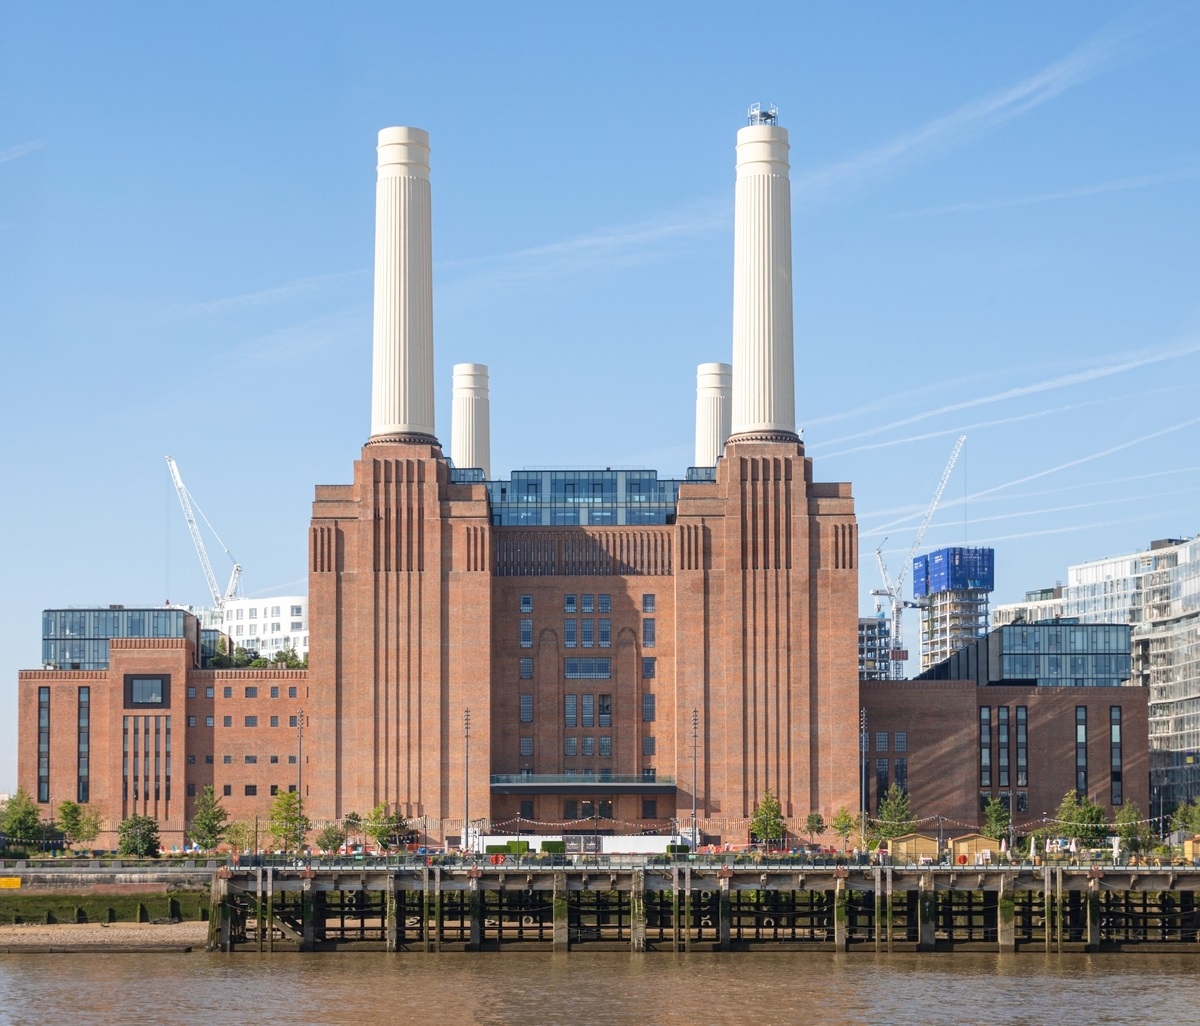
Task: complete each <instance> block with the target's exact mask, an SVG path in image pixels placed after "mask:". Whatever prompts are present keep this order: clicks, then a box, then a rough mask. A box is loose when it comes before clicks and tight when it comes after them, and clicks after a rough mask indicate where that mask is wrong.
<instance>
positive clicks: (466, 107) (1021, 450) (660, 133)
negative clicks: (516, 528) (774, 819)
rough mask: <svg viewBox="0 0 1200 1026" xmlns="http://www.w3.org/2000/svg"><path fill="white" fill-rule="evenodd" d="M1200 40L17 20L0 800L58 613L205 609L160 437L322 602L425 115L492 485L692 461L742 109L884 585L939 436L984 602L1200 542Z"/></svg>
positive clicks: (1034, 22) (155, 12)
mask: <svg viewBox="0 0 1200 1026" xmlns="http://www.w3.org/2000/svg"><path fill="white" fill-rule="evenodd" d="M1198 43H1200V8H1198V7H1197V5H1196V4H1195V3H1171V2H1163V3H1152V4H1151V3H1147V4H1127V3H1105V2H1102V0H1091V2H1087V3H1083V2H1078V3H1057V4H1033V3H1016V4H1006V5H982V4H963V3H925V4H920V5H914V4H903V5H901V4H895V5H889V4H872V3H862V4H854V5H850V4H821V5H815V4H808V5H801V4H772V3H762V4H757V5H754V6H753V7H752V8H747V7H746V6H745V5H735V4H721V3H696V2H693V3H687V4H683V3H668V2H662V3H655V4H633V3H622V2H612V3H605V4H603V5H594V4H572V5H565V4H553V3H524V4H521V3H517V4H507V5H498V4H482V3H460V4H457V5H454V6H449V5H442V6H440V7H437V8H436V9H435V8H434V7H433V5H415V4H384V3H352V4H346V5H338V6H337V7H335V6H333V5H323V4H304V3H289V4H272V3H260V4H254V5H240V4H239V5H234V4H221V3H209V4H204V5H188V6H185V5H174V4H162V5H147V4H120V3H109V4H103V5H93V4H61V3H53V2H50V3H42V4H36V5H35V4H26V5H18V6H16V7H12V8H10V9H9V10H8V11H7V13H6V16H5V26H4V29H3V35H2V36H0V281H2V282H3V286H2V288H3V293H2V296H3V299H2V302H0V333H2V336H3V339H4V341H5V347H4V351H5V353H6V355H7V359H8V369H7V373H5V374H4V375H3V376H2V377H0V390H2V391H0V397H2V401H0V418H2V420H0V428H2V430H3V437H4V439H5V447H4V453H5V466H4V475H3V487H4V489H5V491H6V496H5V502H4V504H3V506H4V511H5V521H6V528H7V530H6V532H5V533H6V536H7V537H9V538H10V547H9V551H8V553H7V558H6V560H5V585H6V586H5V587H4V589H3V593H2V597H0V602H2V603H3V610H2V612H3V616H2V617H0V623H2V624H3V627H2V633H0V710H7V712H6V713H5V714H4V715H2V716H0V790H7V789H10V788H11V787H12V786H14V785H15V782H16V758H15V746H16V716H15V709H16V673H17V670H18V669H19V668H27V667H36V666H37V665H38V664H39V659H40V613H41V610H42V609H43V608H46V607H56V606H67V605H100V604H108V603H113V602H121V603H124V604H126V605H135V604H157V603H161V602H162V601H163V600H164V599H170V600H171V601H173V602H188V603H200V602H203V601H204V600H205V598H206V589H205V584H204V579H203V577H202V575H201V571H200V567H199V564H198V562H197V560H196V557H195V554H194V552H193V550H192V547H191V542H190V539H189V537H188V535H187V530H186V526H185V524H184V521H183V517H182V514H181V512H180V510H179V507H178V503H177V501H176V498H175V495H174V491H173V489H172V488H171V484H170V480H169V477H168V474H167V469H166V466H165V463H164V460H163V457H164V456H165V455H171V456H173V457H174V458H175V459H176V460H177V461H178V463H179V466H180V468H181V471H182V474H183V477H184V480H185V481H186V482H187V484H188V487H189V489H190V490H191V492H192V493H193V495H194V496H195V497H196V499H197V501H198V502H199V504H200V507H201V508H202V510H203V512H204V513H205V514H206V515H207V517H208V519H209V520H211V522H212V523H213V525H214V526H215V527H216V528H217V531H218V532H219V533H220V536H221V538H222V540H223V541H224V542H225V544H226V545H228V547H229V549H230V550H231V551H232V552H233V553H234V554H235V555H236V556H237V558H238V559H239V561H241V562H242V563H243V564H244V566H245V570H244V585H245V590H246V592H247V594H251V595H254V594H262V595H266V594H271V593H279V592H287V591H295V590H297V589H301V590H302V589H303V588H304V587H305V574H306V563H305V558H306V556H305V553H306V546H305V542H306V530H307V523H308V517H309V512H310V504H311V500H312V494H313V486H314V485H315V484H317V483H342V482H347V481H349V480H350V477H351V466H352V462H353V460H354V459H355V457H356V455H357V453H358V450H359V448H360V446H361V445H362V443H363V442H364V441H365V440H366V437H367V434H368V431H369V417H370V381H369V375H370V349H371V341H370V327H371V295H370V293H371V277H370V264H371V259H372V233H373V217H374V215H373V205H374V177H375V153H374V146H375V137H376V133H377V131H378V129H380V128H381V127H384V126H387V125H393V124H408V125H416V126H419V127H422V128H425V129H427V130H428V131H429V132H430V135H431V140H432V146H433V156H432V166H433V203H434V263H435V269H434V276H435V296H434V301H435V346H436V351H437V375H438V392H437V401H438V410H437V421H438V431H439V435H440V437H441V439H442V441H443V444H444V445H445V446H446V447H447V449H448V446H449V407H450V402H449V396H450V368H451V365H452V364H454V363H457V362H462V361H478V362H481V363H486V364H488V365H489V366H490V368H491V385H492V466H493V469H494V471H495V472H497V473H499V474H506V473H507V472H509V471H510V470H512V469H515V468H522V467H532V466H617V465H620V466H643V467H651V468H655V469H657V470H659V471H660V473H663V474H665V475H677V474H680V473H681V472H682V471H683V470H684V468H685V467H686V465H687V464H688V463H689V462H690V459H691V454H692V447H693V438H692V432H693V428H694V387H695V367H696V364H697V363H701V362H704V361H709V360H728V359H729V357H730V350H731V343H730V316H731V314H730V308H731V288H732V286H731V265H732V199H733V160H734V154H733V144H734V136H735V133H736V131H737V129H738V128H739V127H740V126H741V125H742V124H744V123H745V111H746V108H747V106H748V105H749V104H751V103H753V102H756V101H759V102H763V103H768V104H769V103H774V104H776V105H777V106H778V109H779V116H780V123H781V124H784V125H785V126H786V127H787V128H788V130H789V132H790V136H791V143H792V180H793V221H794V224H793V240H794V247H795V256H794V277H795V300H796V306H795V322H796V373H797V388H796V396H797V399H796V402H797V420H798V422H799V424H800V426H802V427H803V429H804V431H805V437H806V443H807V449H808V453H809V454H810V455H811V456H812V457H813V458H814V460H815V472H816V477H817V478H818V479H819V480H827V481H833V480H837V481H850V482H852V483H853V485H854V493H855V496H856V499H857V506H858V513H859V520H860V525H861V533H862V545H863V551H862V574H861V590H862V595H863V599H862V608H863V610H864V611H865V610H868V609H870V608H871V598H870V595H869V592H870V590H871V589H872V588H875V587H878V586H879V581H878V576H877V573H876V570H875V564H874V550H875V548H876V546H878V545H880V544H881V543H884V549H885V555H886V558H887V559H888V561H889V565H890V566H891V568H892V570H893V572H894V573H895V572H898V571H899V570H900V567H901V564H902V563H903V562H904V557H905V555H906V554H907V551H908V548H909V546H910V545H911V543H912V539H913V532H914V531H915V527H916V524H917V523H918V522H919V520H920V517H921V515H922V513H923V512H924V509H925V506H926V505H927V503H928V501H929V499H930V497H931V496H932V493H933V490H934V487H935V486H936V484H937V481H938V478H939V477H940V475H941V472H942V468H943V466H944V464H945V462H946V460H947V458H948V456H949V454H950V450H951V448H952V446H953V444H954V439H955V437H956V436H957V435H958V434H960V433H965V434H967V436H968V439H967V443H966V446H965V447H964V449H963V453H962V456H961V458H960V460H959V462H958V465H957V467H956V468H955V471H954V475H953V477H952V478H951V481H950V483H949V484H948V486H947V488H946V492H945V495H944V497H943V501H942V504H941V508H940V510H939V511H938V514H937V515H936V517H935V519H934V521H933V524H932V526H931V528H930V530H929V533H928V535H927V536H926V545H925V548H926V549H929V548H933V547H938V546H941V545H955V544H971V545H976V544H978V545H991V546H994V547H995V549H996V559H997V591H996V594H995V595H994V596H993V598H994V601H997V602H1003V601H1012V600H1015V599H1017V598H1019V597H1021V595H1022V594H1023V592H1024V591H1025V590H1026V589H1029V588H1034V587H1039V586H1043V585H1049V584H1053V583H1054V582H1055V580H1059V579H1063V578H1064V577H1065V571H1066V567H1067V565H1068V564H1070V563H1073V562H1081V561H1084V560H1088V559H1094V558H1099V557H1101V556H1106V555H1114V554H1117V553H1120V552H1126V551H1132V550H1135V549H1137V548H1140V547H1142V546H1144V545H1145V544H1146V543H1147V542H1149V541H1150V540H1151V539H1153V538H1159V537H1167V536H1180V535H1190V534H1193V533H1195V532H1196V530H1197V523H1198V520H1200V518H1198V517H1197V498H1198V496H1200V474H1198V473H1197V469H1198V465H1200V453H1198V451H1197V449H1198V445H1197V443H1198V442H1200V409H1197V404H1196V402H1195V397H1196V389H1197V380H1198V377H1200V375H1198V372H1200V288H1198V287H1197V282H1198V281H1200V274H1198V270H1200V106H1198V105H1197V98H1198V97H1200V63H1198V62H1197V61H1196V60H1195V54H1196V52H1197V44H1198ZM885 539H886V543H885V542H884V540H885ZM209 547H210V549H211V550H213V556H214V560H213V561H214V564H215V566H216V571H217V576H218V578H220V579H221V580H222V581H224V579H225V578H226V577H227V575H228V564H227V563H226V562H224V556H223V554H222V553H221V552H220V550H219V548H218V547H217V545H216V543H215V541H213V540H212V539H211V538H210V539H209ZM914 627H915V623H914V624H911V625H910V631H911V630H912V629H913V628H914Z"/></svg>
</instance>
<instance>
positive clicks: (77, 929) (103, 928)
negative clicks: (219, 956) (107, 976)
mask: <svg viewBox="0 0 1200 1026" xmlns="http://www.w3.org/2000/svg"><path fill="white" fill-rule="evenodd" d="M207 940H208V923H205V922H190V923H163V924H157V923H112V924H109V925H104V924H102V923H61V924H55V925H52V926H47V925H45V924H43V923H23V924H21V925H19V926H0V954H5V953H14V954H15V953H17V952H33V951H46V952H60V951H104V950H108V951H186V950H188V949H189V948H190V949H191V950H193V951H203V950H204V946H205V943H206V942H207Z"/></svg>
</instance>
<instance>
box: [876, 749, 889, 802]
mask: <svg viewBox="0 0 1200 1026" xmlns="http://www.w3.org/2000/svg"><path fill="white" fill-rule="evenodd" d="M887 789H888V761H887V759H876V760H875V809H876V811H878V810H879V807H880V805H882V804H883V796H884V795H885V794H887Z"/></svg>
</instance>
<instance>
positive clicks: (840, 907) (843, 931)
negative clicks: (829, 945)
mask: <svg viewBox="0 0 1200 1026" xmlns="http://www.w3.org/2000/svg"><path fill="white" fill-rule="evenodd" d="M846 882H847V877H846V876H844V875H842V874H840V873H839V874H838V875H837V877H836V878H835V879H834V881H833V946H834V948H836V949H837V950H838V951H845V950H846V949H847V948H848V947H849V946H850V923H849V915H850V911H849V908H848V906H849V902H850V892H849V889H848V888H847V886H846Z"/></svg>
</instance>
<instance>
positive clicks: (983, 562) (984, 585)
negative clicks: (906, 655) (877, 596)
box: [913, 547, 996, 672]
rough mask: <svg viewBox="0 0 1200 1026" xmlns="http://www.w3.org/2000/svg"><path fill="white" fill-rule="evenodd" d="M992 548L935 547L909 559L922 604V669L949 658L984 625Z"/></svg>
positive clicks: (980, 634) (992, 574)
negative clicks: (911, 560) (936, 548)
mask: <svg viewBox="0 0 1200 1026" xmlns="http://www.w3.org/2000/svg"><path fill="white" fill-rule="evenodd" d="M994 557H995V550H993V549H988V548H961V547H956V548H947V549H938V550H937V551H936V552H930V553H929V554H927V555H924V556H917V557H915V558H914V559H913V599H914V600H915V601H916V603H917V604H918V605H919V606H920V607H921V671H922V672H924V671H925V670H928V669H929V668H930V667H931V666H934V665H936V664H937V663H940V662H941V661H942V660H943V659H949V658H950V656H951V655H953V654H954V653H955V652H957V651H958V650H959V649H960V648H963V647H964V646H966V645H969V644H970V643H971V642H972V641H974V640H975V639H976V638H981V637H983V635H985V634H986V633H987V629H988V596H989V595H990V594H991V593H992V591H993V590H995V587H996V575H995V566H994V563H995V558H994Z"/></svg>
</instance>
